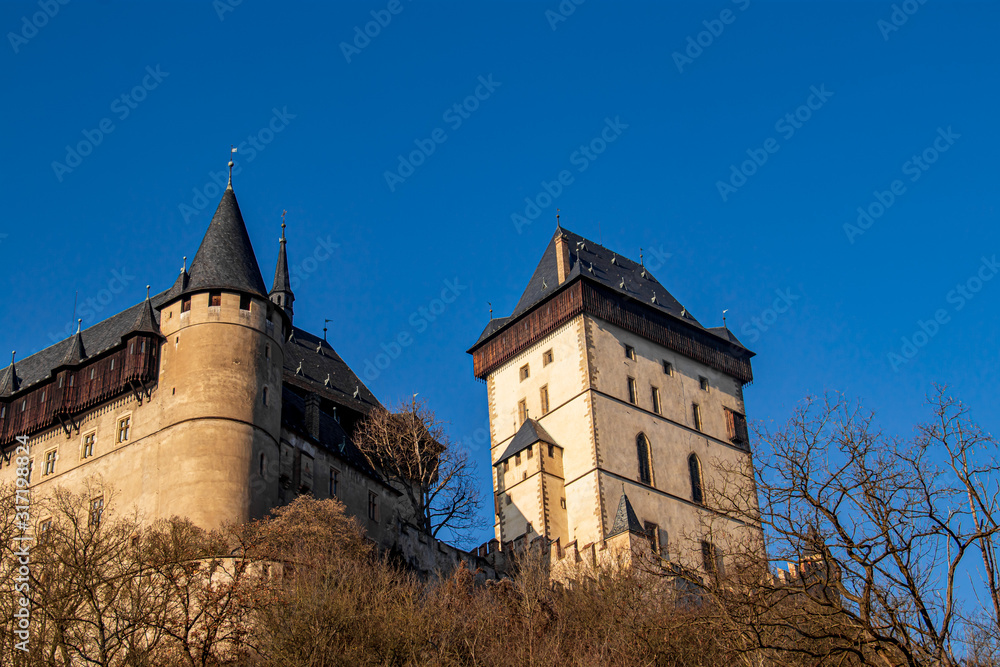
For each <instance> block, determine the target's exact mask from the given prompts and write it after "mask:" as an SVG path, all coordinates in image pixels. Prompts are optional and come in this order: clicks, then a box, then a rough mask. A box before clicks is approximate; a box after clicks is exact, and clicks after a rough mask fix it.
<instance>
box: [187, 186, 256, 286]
mask: <svg viewBox="0 0 1000 667" xmlns="http://www.w3.org/2000/svg"><path fill="white" fill-rule="evenodd" d="M189 274H190V277H189V279H188V281H187V287H186V288H185V290H184V291H185V292H193V291H202V290H207V289H230V290H235V291H238V292H248V293H251V294H259V295H261V296H265V295H266V294H267V287H265V286H264V279H263V278H262V277H261V275H260V267H259V266H258V265H257V257H256V255H254V252H253V245H251V243H250V236H249V234H247V227H246V223H244V222H243V214H242V213H240V205H239V204H238V203H237V202H236V194H235V193H234V192H233V189H232V187H228V188H226V191H225V192H224V193H223V194H222V200H221V201H220V202H219V208H217V209H216V211H215V215H214V216H213V217H212V223H211V224H210V225H209V226H208V231H207V232H205V238H204V239H202V241H201V246H200V247H199V248H198V253H197V254H196V255H195V256H194V261H192V262H191V270H190V272H189Z"/></svg>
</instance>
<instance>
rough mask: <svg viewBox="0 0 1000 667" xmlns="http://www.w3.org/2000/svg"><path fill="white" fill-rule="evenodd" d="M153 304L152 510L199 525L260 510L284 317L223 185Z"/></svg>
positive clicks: (272, 499)
mask: <svg viewBox="0 0 1000 667" xmlns="http://www.w3.org/2000/svg"><path fill="white" fill-rule="evenodd" d="M159 310H160V331H161V333H162V334H163V336H164V337H165V339H166V340H165V341H164V343H163V350H162V354H161V356H160V377H159V382H158V387H159V390H158V394H159V396H158V398H159V400H158V401H156V404H157V405H158V406H159V409H160V410H161V411H162V412H161V414H160V416H159V419H160V423H161V429H160V433H161V444H160V448H159V452H160V453H159V455H158V461H157V476H158V486H159V494H158V498H159V500H158V503H159V504H160V507H159V508H158V511H157V514H159V515H160V516H169V515H172V514H177V515H179V516H185V517H190V518H191V520H192V521H194V522H195V523H196V524H198V525H199V526H202V527H205V528H216V527H218V526H220V525H222V524H224V523H227V522H243V521H246V520H248V519H252V518H257V517H260V516H263V515H264V514H265V513H266V512H267V510H268V509H270V508H271V507H272V506H273V505H274V504H276V502H277V498H278V487H277V484H278V480H277V474H274V473H273V471H274V470H276V469H277V463H278V457H279V451H280V447H279V439H280V430H281V384H282V365H283V362H284V340H285V338H286V337H287V336H288V333H289V330H290V327H291V324H290V320H289V317H288V315H287V314H286V313H285V312H284V311H283V310H282V308H280V307H279V306H277V305H276V304H274V303H272V302H271V301H270V300H269V298H268V292H267V289H266V287H265V286H264V281H263V279H262V278H261V274H260V268H259V267H258V265H257V259H256V257H255V255H254V251H253V247H252V245H251V243H250V238H249V235H248V234H247V230H246V225H245V224H244V222H243V216H242V214H241V213H240V208H239V204H238V203H237V202H236V195H235V194H234V192H233V189H232V185H231V184H230V186H229V187H228V188H227V189H226V191H225V193H224V194H223V195H222V201H221V202H220V203H219V207H218V209H217V210H216V212H215V215H214V217H213V218H212V222H211V224H210V225H209V228H208V231H207V232H206V234H205V238H204V239H203V240H202V242H201V246H200V247H199V249H198V253H197V254H196V255H195V257H194V261H192V262H191V269H190V271H188V270H187V269H186V267H185V268H184V269H182V270H181V275H180V276H179V277H178V279H177V282H176V283H175V284H174V286H173V287H172V288H171V289H170V291H169V293H168V295H167V299H166V300H165V301H163V302H162V305H161V306H160V308H159ZM144 472H147V473H148V471H144Z"/></svg>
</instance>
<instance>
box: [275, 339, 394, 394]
mask: <svg viewBox="0 0 1000 667" xmlns="http://www.w3.org/2000/svg"><path fill="white" fill-rule="evenodd" d="M292 331H293V332H294V336H293V337H292V340H291V341H288V342H286V343H285V369H284V370H285V373H284V375H285V382H286V383H291V384H295V385H298V386H300V387H302V388H303V389H307V390H309V391H313V392H316V393H318V394H320V395H322V396H325V397H327V398H328V399H330V400H331V401H333V402H334V403H340V404H342V405H344V406H346V407H348V408H351V409H353V410H357V411H358V412H360V413H362V414H367V413H368V412H369V411H370V410H371V409H372V408H375V407H381V404H380V403H379V402H378V399H377V398H375V395H374V394H372V393H371V391H369V390H368V387H366V386H365V383H364V382H362V381H361V379H360V378H358V376H357V375H355V374H354V371H352V370H351V369H350V367H349V366H348V365H347V364H346V363H345V362H344V360H343V359H341V358H340V355H339V354H337V353H336V352H335V351H334V349H333V348H332V347H330V344H329V343H327V342H326V341H325V340H323V339H322V338H320V337H318V336H314V335H312V334H311V333H309V332H308V331H304V330H302V329H299V328H298V327H294V328H293V329H292ZM317 350H319V351H317ZM300 362H301V364H302V370H301V371H299V372H298V373H296V370H297V369H298V367H299V363H300ZM327 377H329V378H330V381H329V384H327V382H326V379H327ZM355 392H357V394H358V395H357V396H355V395H354V393H355Z"/></svg>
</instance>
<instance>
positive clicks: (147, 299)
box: [146, 285, 149, 301]
mask: <svg viewBox="0 0 1000 667" xmlns="http://www.w3.org/2000/svg"><path fill="white" fill-rule="evenodd" d="M146 301H149V285H146Z"/></svg>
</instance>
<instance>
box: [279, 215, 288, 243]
mask: <svg viewBox="0 0 1000 667" xmlns="http://www.w3.org/2000/svg"><path fill="white" fill-rule="evenodd" d="M286 213H288V211H282V212H281V238H280V239H279V240H280V241H281V242H282V243H284V242H285V214H286Z"/></svg>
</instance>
